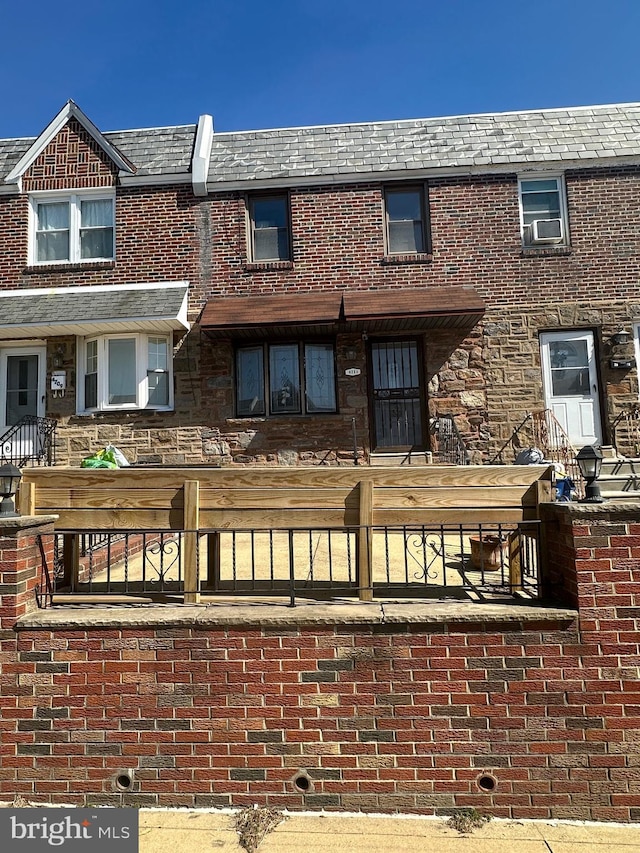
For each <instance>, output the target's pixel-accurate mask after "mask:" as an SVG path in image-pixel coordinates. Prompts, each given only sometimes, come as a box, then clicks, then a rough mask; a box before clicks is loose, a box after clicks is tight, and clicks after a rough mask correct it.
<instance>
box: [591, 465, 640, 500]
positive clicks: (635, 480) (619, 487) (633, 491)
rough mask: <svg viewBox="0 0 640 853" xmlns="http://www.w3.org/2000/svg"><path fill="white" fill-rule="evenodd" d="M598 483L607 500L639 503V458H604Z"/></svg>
mask: <svg viewBox="0 0 640 853" xmlns="http://www.w3.org/2000/svg"><path fill="white" fill-rule="evenodd" d="M598 485H599V486H600V492H601V493H602V497H603V498H606V499H607V500H610V501H613V500H615V501H629V502H638V503H640V459H637V458H636V459H604V460H603V461H602V472H601V474H600V476H599V478H598Z"/></svg>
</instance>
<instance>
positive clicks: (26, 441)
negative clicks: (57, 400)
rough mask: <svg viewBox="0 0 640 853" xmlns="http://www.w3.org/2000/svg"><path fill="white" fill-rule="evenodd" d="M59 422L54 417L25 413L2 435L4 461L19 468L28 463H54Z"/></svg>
mask: <svg viewBox="0 0 640 853" xmlns="http://www.w3.org/2000/svg"><path fill="white" fill-rule="evenodd" d="M57 426H58V422H57V421H56V420H54V419H53V418H38V417H36V416H35V415H25V416H24V417H23V418H21V419H20V420H19V421H18V423H16V424H14V425H13V426H11V427H9V429H8V430H6V431H5V432H4V433H3V434H2V435H0V457H1V460H2V462H3V463H4V462H11V463H12V464H13V465H16V466H17V467H18V468H24V467H25V466H26V465H53V464H54V462H55V447H56V445H55V437H56V427H57Z"/></svg>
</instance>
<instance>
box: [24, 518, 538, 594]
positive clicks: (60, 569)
mask: <svg viewBox="0 0 640 853" xmlns="http://www.w3.org/2000/svg"><path fill="white" fill-rule="evenodd" d="M363 530H366V532H367V536H365V537H363V536H362V535H361V533H362V531H363ZM538 530H539V522H537V521H521V522H514V523H508V524H504V523H503V524H500V523H486V524H449V523H447V524H433V525H413V524H412V525H403V526H374V527H367V528H362V527H358V526H355V527H341V528H313V529H311V528H304V529H273V530H255V529H245V530H228V529H216V530H200V531H198V535H199V547H198V548H197V549H196V550H197V577H198V582H197V586H198V589H197V592H199V593H201V594H202V595H210V596H216V595H244V596H246V595H257V596H273V595H276V596H285V597H287V598H288V599H289V603H290V604H291V605H293V604H295V603H296V601H297V600H298V599H300V598H304V599H331V598H334V597H336V596H339V597H341V598H343V597H352V598H354V599H355V598H357V596H358V593H359V591H360V578H359V576H358V549H359V548H361V547H363V545H362V543H363V541H364V542H367V543H368V545H366V546H365V547H367V549H368V552H369V554H368V556H369V564H370V566H371V581H372V586H373V594H374V596H377V597H385V596H389V595H392V596H402V597H416V598H425V597H426V598H429V597H442V596H446V597H448V598H467V599H473V600H487V599H489V600H494V601H495V600H502V599H504V597H505V596H513V595H515V594H520V595H526V596H527V597H530V598H536V597H538V595H539V591H540V570H539V556H538ZM193 533H194V531H183V532H181V533H176V532H167V531H144V532H140V531H137V532H123V531H113V532H108V533H105V532H102V533H101V536H102V537H107V539H108V541H107V542H104V541H103V542H102V545H101V547H100V548H96V549H89V551H88V552H87V554H86V555H85V556H84V557H83V556H81V555H80V552H79V548H78V543H79V541H80V538H81V537H83V536H90V535H95V532H94V531H66V532H64V533H56V534H49V535H50V536H53V537H54V538H55V549H52V548H51V547H46V546H47V545H48V546H50V545H51V543H50V542H46V541H45V542H44V545H43V547H42V548H41V553H42V554H43V581H42V583H41V584H40V589H39V601H40V604H41V606H47V605H48V604H50V603H51V602H55V601H62V600H64V598H65V597H66V596H68V595H73V594H74V593H75V594H82V595H83V596H84V595H88V596H92V595H96V596H111V595H120V596H129V597H131V596H133V597H140V596H143V597H145V599H151V600H155V599H157V598H160V599H161V600H171V599H172V597H176V598H179V596H180V594H182V593H185V592H187V590H185V589H184V577H185V573H184V556H185V539H184V537H185V536H188V535H190V534H193ZM42 539H43V540H46V536H43V537H42ZM74 549H75V551H74ZM52 550H54V551H55V557H54V566H48V565H46V560H45V557H44V555H45V554H46V553H50V552H51V551H52Z"/></svg>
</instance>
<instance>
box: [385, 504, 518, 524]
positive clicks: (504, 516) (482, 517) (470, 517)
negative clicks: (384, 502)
mask: <svg viewBox="0 0 640 853" xmlns="http://www.w3.org/2000/svg"><path fill="white" fill-rule="evenodd" d="M521 520H522V508H521V507H504V508H502V509H490V508H485V509H460V508H458V509H445V508H442V509H438V508H433V509H385V510H380V509H378V510H374V512H373V523H374V525H375V526H376V527H385V526H388V527H397V526H400V527H401V526H403V525H406V526H407V527H412V526H418V525H423V524H424V525H429V524H453V525H458V524H464V525H467V526H469V527H475V526H477V525H478V524H485V523H491V524H511V523H517V522H519V521H521Z"/></svg>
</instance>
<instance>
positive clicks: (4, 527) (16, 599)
mask: <svg viewBox="0 0 640 853" xmlns="http://www.w3.org/2000/svg"><path fill="white" fill-rule="evenodd" d="M52 533H53V523H52V522H51V521H40V520H39V521H35V520H34V519H30V520H27V519H23V518H19V519H16V520H15V521H14V520H13V519H3V520H2V522H1V527H0V636H1V635H2V634H3V632H9V629H11V628H13V626H14V625H15V622H16V619H19V618H20V617H21V616H25V615H26V614H27V613H29V612H31V611H32V610H35V609H36V607H37V604H36V591H38V592H43V591H46V578H45V574H44V571H43V560H42V555H43V554H44V555H45V559H46V563H47V565H48V567H49V569H50V571H51V572H53V537H52V536H51V534H52ZM42 534H48V535H45V536H44V539H43V541H42V550H41V545H40V540H39V537H40V535H42Z"/></svg>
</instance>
